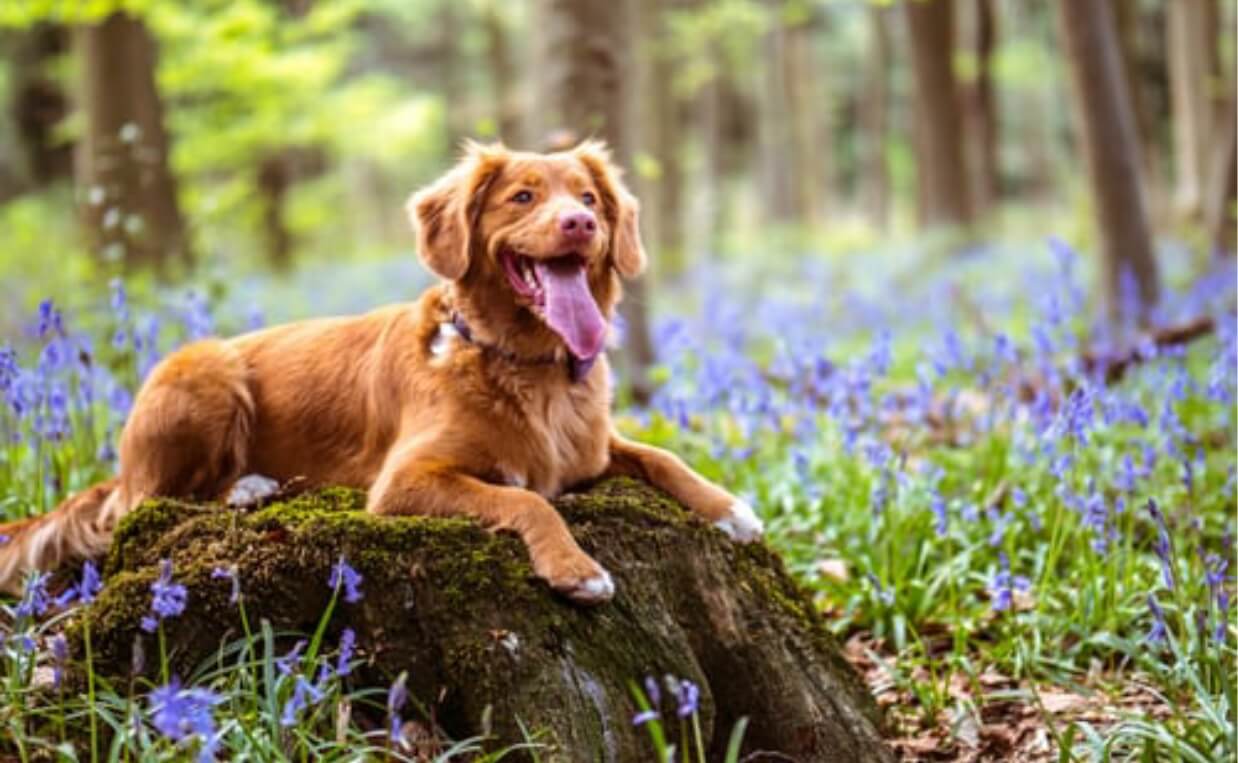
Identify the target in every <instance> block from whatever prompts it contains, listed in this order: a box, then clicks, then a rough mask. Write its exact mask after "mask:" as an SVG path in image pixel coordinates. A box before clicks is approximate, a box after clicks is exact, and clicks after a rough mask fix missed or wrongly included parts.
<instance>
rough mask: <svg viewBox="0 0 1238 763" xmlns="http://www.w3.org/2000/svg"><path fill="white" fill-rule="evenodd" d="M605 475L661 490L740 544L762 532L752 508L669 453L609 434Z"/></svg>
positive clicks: (760, 524)
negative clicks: (644, 483) (645, 483)
mask: <svg viewBox="0 0 1238 763" xmlns="http://www.w3.org/2000/svg"><path fill="white" fill-rule="evenodd" d="M607 473H608V474H622V475H626V476H630V477H637V478H639V479H642V480H644V481H646V482H648V483H649V484H651V485H654V486H656V487H659V488H662V489H663V490H665V491H666V492H668V493H670V494H671V497H673V498H674V499H675V500H677V501H679V502H680V503H682V504H683V505H684V506H687V507H688V508H689V509H690V510H691V511H693V512H694V513H696V514H698V515H700V516H701V517H702V518H704V519H705V520H707V521H709V522H712V523H713V524H714V526H715V527H717V528H718V529H720V530H722V531H723V532H725V533H726V534H727V535H729V536H731V538H732V539H733V540H737V541H740V542H741V543H750V542H752V541H755V540H757V539H758V538H760V537H761V533H762V532H763V531H764V529H765V527H764V525H763V524H762V523H761V520H760V519H758V518H757V515H756V514H754V513H753V511H752V507H750V506H749V505H748V504H746V503H744V502H743V501H741V500H739V499H738V498H736V497H735V496H733V495H731V494H730V493H728V492H727V491H725V490H723V489H722V488H720V487H718V486H717V485H715V484H714V483H712V482H710V481H709V480H707V479H705V478H704V477H702V476H701V475H699V474H697V473H696V472H694V471H692V469H690V468H689V467H688V465H687V464H685V463H684V462H683V460H682V459H680V458H679V456H677V455H675V454H674V453H671V452H670V451H667V450H663V449H661V448H655V447H653V446H652V445H644V444H642V443H639V442H633V441H632V440H628V439H626V438H623V437H620V436H619V435H618V434H612V435H611V437H610V466H609V467H608V469H607Z"/></svg>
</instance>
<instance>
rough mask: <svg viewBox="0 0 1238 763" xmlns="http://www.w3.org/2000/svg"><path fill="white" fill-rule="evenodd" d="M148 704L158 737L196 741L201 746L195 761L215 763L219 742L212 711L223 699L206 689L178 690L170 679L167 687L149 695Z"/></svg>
mask: <svg viewBox="0 0 1238 763" xmlns="http://www.w3.org/2000/svg"><path fill="white" fill-rule="evenodd" d="M148 701H149V703H150V715H151V723H152V724H154V726H155V729H156V730H157V731H158V732H159V733H160V734H162V735H163V736H165V737H167V738H168V739H170V740H172V741H173V742H178V743H179V742H183V741H185V740H188V739H193V738H197V739H199V740H201V742H202V746H201V747H200V748H199V749H198V760H199V761H210V760H214V759H215V748H216V747H217V746H218V743H219V740H218V739H217V738H216V737H215V718H214V708H215V706H216V705H218V704H220V703H221V702H223V701H224V698H223V697H221V696H220V695H218V694H216V693H215V692H212V691H210V690H208V689H182V688H181V685H180V681H179V680H178V679H175V678H174V679H172V682H171V683H169V684H168V685H167V686H161V687H159V688H157V689H155V690H154V691H152V692H151V693H150V697H149V700H148Z"/></svg>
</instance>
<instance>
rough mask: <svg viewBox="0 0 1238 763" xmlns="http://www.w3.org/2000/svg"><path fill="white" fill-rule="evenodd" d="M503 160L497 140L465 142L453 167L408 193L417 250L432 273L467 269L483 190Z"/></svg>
mask: <svg viewBox="0 0 1238 763" xmlns="http://www.w3.org/2000/svg"><path fill="white" fill-rule="evenodd" d="M506 162H507V150H506V149H504V148H503V147H502V146H501V145H493V146H481V145H478V144H476V143H469V144H467V145H466V146H465V156H464V158H463V159H461V160H460V163H459V164H457V165H456V167H455V168H454V169H452V170H451V171H450V172H448V173H447V174H446V175H444V176H443V177H441V178H439V179H438V180H437V181H435V182H434V184H433V185H431V186H429V187H428V188H423V189H422V190H420V191H418V192H417V193H414V194H413V195H412V197H411V198H409V200H408V204H407V205H406V206H405V209H406V210H407V212H408V216H409V220H410V221H411V222H412V224H413V229H414V230H415V231H416V232H417V255H418V256H419V257H421V261H422V262H424V263H425V266H426V267H427V268H429V269H430V270H431V271H432V272H433V273H435V274H436V275H438V276H440V277H442V278H445V279H447V280H449V281H457V280H459V279H461V278H463V277H464V275H465V274H466V273H468V270H469V262H470V259H471V251H472V246H473V232H474V229H475V228H476V226H477V220H478V218H480V217H481V211H482V208H483V205H484V204H485V203H486V193H487V191H488V190H489V189H490V186H491V185H492V184H493V183H494V180H495V178H497V177H498V176H499V173H500V172H501V171H502V169H503V165H504V164H506Z"/></svg>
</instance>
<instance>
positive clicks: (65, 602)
mask: <svg viewBox="0 0 1238 763" xmlns="http://www.w3.org/2000/svg"><path fill="white" fill-rule="evenodd" d="M102 588H103V581H102V580H100V579H99V570H98V568H97V567H95V563H94V562H92V561H90V560H89V559H87V560H86V562H85V564H83V565H82V579H81V580H80V581H79V582H77V583H76V584H74V585H71V586H69V587H68V588H66V589H65V590H64V592H63V593H61V594H60V595H59V596H57V597H56V602H55V603H56V607H57V608H58V609H63V608H65V607H68V606H69V605H71V604H72V603H73V602H74V601H77V602H80V603H81V604H89V603H90V602H92V601H94V600H95V597H96V596H98V595H99V590H100V589H102Z"/></svg>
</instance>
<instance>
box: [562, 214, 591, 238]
mask: <svg viewBox="0 0 1238 763" xmlns="http://www.w3.org/2000/svg"><path fill="white" fill-rule="evenodd" d="M597 228H598V221H597V218H596V217H594V216H593V213H592V212H585V211H578V212H564V213H563V214H561V215H559V231H560V232H561V233H563V237H564V238H566V239H568V240H569V241H573V242H576V243H581V244H583V243H585V242H586V241H588V240H589V239H591V238H593V234H594V233H595V232H596V231H597Z"/></svg>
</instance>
